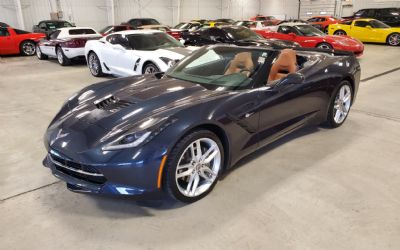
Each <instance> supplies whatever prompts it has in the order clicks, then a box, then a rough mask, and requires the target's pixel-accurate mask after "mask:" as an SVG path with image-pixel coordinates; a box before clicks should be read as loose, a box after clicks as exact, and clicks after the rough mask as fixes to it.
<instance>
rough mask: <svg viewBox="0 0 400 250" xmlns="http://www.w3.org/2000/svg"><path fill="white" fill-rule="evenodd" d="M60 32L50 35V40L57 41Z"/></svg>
mask: <svg viewBox="0 0 400 250" xmlns="http://www.w3.org/2000/svg"><path fill="white" fill-rule="evenodd" d="M60 32H61V30H56V31H54V32H53V33H51V34H50V39H51V40H54V39H57V37H58V35H59V34H60Z"/></svg>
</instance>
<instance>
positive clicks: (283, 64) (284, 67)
mask: <svg viewBox="0 0 400 250" xmlns="http://www.w3.org/2000/svg"><path fill="white" fill-rule="evenodd" d="M297 70H298V67H297V57H296V51H294V50H292V49H284V50H282V51H281V53H280V54H279V56H278V57H277V58H276V59H275V61H274V62H273V64H272V67H271V70H270V72H269V76H268V83H267V85H269V84H270V83H271V82H272V81H276V80H280V79H282V78H284V77H286V76H287V75H288V74H290V73H295V72H296V71H297Z"/></svg>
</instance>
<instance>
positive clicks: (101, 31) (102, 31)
mask: <svg viewBox="0 0 400 250" xmlns="http://www.w3.org/2000/svg"><path fill="white" fill-rule="evenodd" d="M110 28H112V26H107V27H105V28H103V29H101V30H100V31H99V32H100V33H101V34H103V33H106V31H108V30H109V29H110Z"/></svg>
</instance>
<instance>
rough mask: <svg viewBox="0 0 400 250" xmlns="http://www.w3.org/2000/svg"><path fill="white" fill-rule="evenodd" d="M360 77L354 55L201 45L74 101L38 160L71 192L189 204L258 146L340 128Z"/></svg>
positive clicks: (90, 90) (52, 126)
mask: <svg viewBox="0 0 400 250" xmlns="http://www.w3.org/2000/svg"><path fill="white" fill-rule="evenodd" d="M359 81H360V65H359V63H358V61H357V59H356V58H355V57H354V55H353V54H352V53H347V54H341V55H339V56H336V55H334V54H331V53H329V54H328V53H318V52H315V51H307V50H305V49H303V48H299V49H296V50H292V49H285V50H274V49H271V48H266V47H254V46H253V47H239V46H231V45H212V46H205V47H203V48H200V49H199V50H197V51H196V52H194V53H192V54H191V55H189V56H188V57H186V58H185V59H184V60H181V61H179V62H178V63H177V64H176V65H175V66H173V67H172V68H171V70H169V71H168V72H166V73H156V74H151V75H142V76H134V77H126V78H118V79H114V80H111V81H106V82H101V83H97V84H93V85H90V86H87V87H85V88H84V89H82V90H81V91H79V92H78V93H76V94H75V95H73V96H71V97H70V98H69V99H68V100H67V101H66V102H65V103H64V105H63V107H62V108H61V110H60V111H59V113H58V114H57V115H56V117H55V118H54V119H53V120H52V122H51V124H50V126H49V127H48V128H47V131H46V134H45V136H44V142H45V146H46V149H47V152H48V154H47V155H46V158H45V160H44V161H43V163H44V165H45V166H46V167H48V168H49V169H50V170H51V172H52V173H53V175H55V176H56V177H57V178H60V179H61V180H63V181H64V182H66V183H67V187H68V189H70V190H72V191H76V192H81V193H86V194H87V193H93V194H115V195H131V196H136V197H140V196H141V197H145V196H147V197H148V198H150V197H152V198H155V197H159V198H161V197H164V194H168V195H169V196H171V197H172V198H174V199H176V200H179V201H183V202H194V201H197V200H199V199H201V198H202V197H204V196H206V195H207V194H208V193H209V192H211V190H212V189H213V188H214V186H215V184H216V183H217V181H218V180H219V178H220V177H221V176H222V175H223V174H224V173H226V172H227V171H228V170H229V169H231V168H232V166H234V165H235V163H236V162H238V160H240V159H241V158H243V157H244V156H246V155H248V154H250V153H252V152H254V151H255V150H257V149H259V148H261V147H263V146H265V145H267V144H270V143H271V142H273V141H275V140H278V139H279V138H281V137H283V136H285V135H287V134H289V133H291V132H293V131H296V130H298V129H300V128H303V127H305V126H308V125H319V124H321V123H323V122H325V123H326V124H327V126H330V127H333V128H335V127H339V126H341V125H342V124H343V123H344V122H345V120H346V117H347V116H348V114H349V112H350V108H351V105H352V104H353V102H354V100H355V98H356V94H357V89H358V85H359ZM336 136H343V137H345V136H348V135H347V134H341V133H340V131H337V133H336ZM327 144H328V142H327ZM340 146H342V147H343V146H345V145H340ZM266 164H268V163H266ZM265 180H266V181H268V178H266V179H265Z"/></svg>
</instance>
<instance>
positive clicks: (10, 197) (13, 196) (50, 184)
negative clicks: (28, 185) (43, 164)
mask: <svg viewBox="0 0 400 250" xmlns="http://www.w3.org/2000/svg"><path fill="white" fill-rule="evenodd" d="M60 182H61V181H55V182H52V183H49V184H46V185H44V186H40V187H37V188H34V189H31V190H28V191H25V192H22V193H19V194H16V195H12V196H9V197H6V198H4V199H1V200H0V202H3V201H6V200H9V199H12V198H15V197H18V196H21V195H24V194H27V193H30V192H34V191H36V190H39V189H42V188H46V187H50V186H52V185H54V184H57V183H60Z"/></svg>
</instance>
